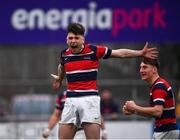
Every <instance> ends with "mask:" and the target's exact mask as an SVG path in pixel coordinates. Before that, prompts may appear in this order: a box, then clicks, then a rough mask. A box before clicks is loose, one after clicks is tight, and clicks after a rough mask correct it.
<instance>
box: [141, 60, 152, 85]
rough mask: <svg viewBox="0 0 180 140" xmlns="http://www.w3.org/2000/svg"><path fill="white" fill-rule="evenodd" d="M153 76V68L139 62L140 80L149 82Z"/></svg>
mask: <svg viewBox="0 0 180 140" xmlns="http://www.w3.org/2000/svg"><path fill="white" fill-rule="evenodd" d="M153 74H154V66H152V65H149V64H145V63H143V62H141V64H140V75H141V79H142V80H145V81H147V82H148V81H151V79H152V76H153Z"/></svg>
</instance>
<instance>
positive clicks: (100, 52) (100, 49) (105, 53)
mask: <svg viewBox="0 0 180 140" xmlns="http://www.w3.org/2000/svg"><path fill="white" fill-rule="evenodd" d="M96 47H97V52H96V55H97V58H103V59H107V58H109V57H110V56H111V52H112V50H111V49H109V48H108V47H106V46H96Z"/></svg>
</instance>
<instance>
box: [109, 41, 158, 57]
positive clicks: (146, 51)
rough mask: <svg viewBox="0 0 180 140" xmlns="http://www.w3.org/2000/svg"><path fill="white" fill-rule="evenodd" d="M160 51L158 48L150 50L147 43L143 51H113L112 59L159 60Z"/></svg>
mask: <svg viewBox="0 0 180 140" xmlns="http://www.w3.org/2000/svg"><path fill="white" fill-rule="evenodd" d="M157 54H158V50H157V48H148V42H146V44H145V46H144V48H143V49H142V50H131V49H117V50H112V53H111V57H120V58H127V57H138V56H142V57H147V58H151V59H155V58H157Z"/></svg>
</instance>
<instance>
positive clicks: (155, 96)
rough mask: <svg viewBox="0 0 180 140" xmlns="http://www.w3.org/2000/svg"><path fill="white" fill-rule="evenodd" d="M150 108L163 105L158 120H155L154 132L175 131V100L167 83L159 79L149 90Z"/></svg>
mask: <svg viewBox="0 0 180 140" xmlns="http://www.w3.org/2000/svg"><path fill="white" fill-rule="evenodd" d="M150 91H151V92H150V106H155V105H163V107H164V109H163V113H162V116H161V117H160V118H155V129H154V131H155V132H165V131H170V130H176V129H177V126H176V115H175V99H174V93H173V91H172V88H171V86H170V85H169V83H168V82H167V81H166V80H165V79H163V78H161V77H159V78H158V79H157V80H156V81H155V82H154V84H153V85H152V86H151V90H150Z"/></svg>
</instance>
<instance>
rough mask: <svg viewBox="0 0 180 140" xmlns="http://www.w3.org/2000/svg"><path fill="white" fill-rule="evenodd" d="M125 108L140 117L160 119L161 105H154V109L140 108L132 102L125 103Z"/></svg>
mask: <svg viewBox="0 0 180 140" xmlns="http://www.w3.org/2000/svg"><path fill="white" fill-rule="evenodd" d="M125 107H126V109H127V110H129V111H133V112H135V113H137V114H139V115H141V116H149V117H158V118H160V117H161V115H162V112H163V106H162V105H155V106H154V107H142V106H139V105H137V104H136V103H135V102H134V101H127V102H126V103H125Z"/></svg>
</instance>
